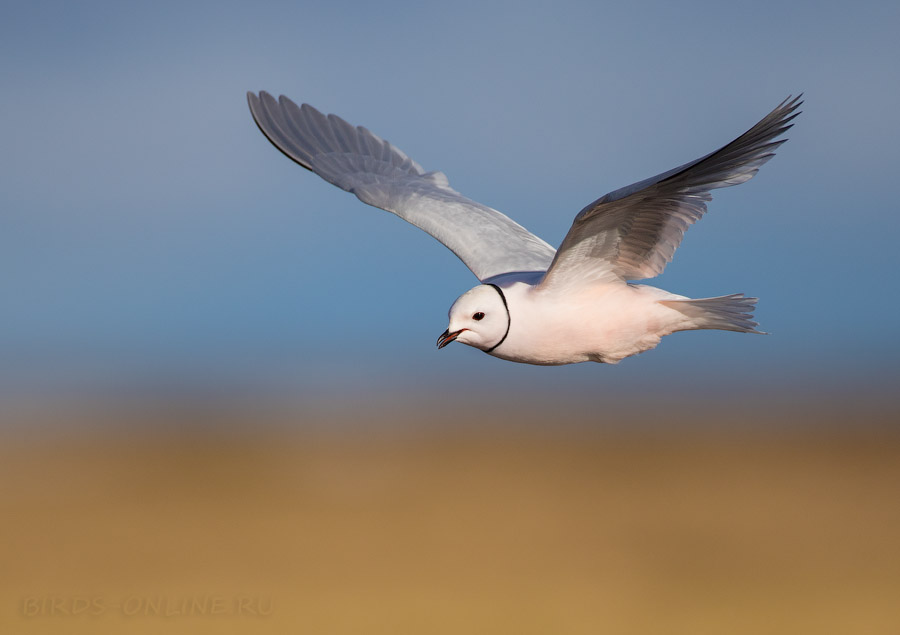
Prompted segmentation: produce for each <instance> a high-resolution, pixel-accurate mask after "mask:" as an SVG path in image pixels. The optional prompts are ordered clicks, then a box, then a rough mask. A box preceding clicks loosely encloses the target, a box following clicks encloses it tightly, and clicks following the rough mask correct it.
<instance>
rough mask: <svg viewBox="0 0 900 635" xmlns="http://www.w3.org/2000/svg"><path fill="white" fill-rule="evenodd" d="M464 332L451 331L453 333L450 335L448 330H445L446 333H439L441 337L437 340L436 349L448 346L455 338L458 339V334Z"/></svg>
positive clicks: (460, 330)
mask: <svg viewBox="0 0 900 635" xmlns="http://www.w3.org/2000/svg"><path fill="white" fill-rule="evenodd" d="M465 330H466V329H459V330H458V331H453V332H452V333H451V332H450V329H447V330H446V331H444V332H443V333H441V336H440V337H439V338H438V340H437V347H438V348H444V347H445V346H446V345H447V344H449V343H450V342H452V341H453V340H455V339H456V338H457V337H459V334H460V333H462V332H463V331H465Z"/></svg>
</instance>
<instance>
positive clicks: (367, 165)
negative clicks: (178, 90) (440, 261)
mask: <svg viewBox="0 0 900 635" xmlns="http://www.w3.org/2000/svg"><path fill="white" fill-rule="evenodd" d="M247 101H248V102H249V103H250V112H251V113H252V114H253V119H254V120H256V124H257V125H258V126H259V129H260V130H262V133H263V134H264V135H266V137H267V138H268V139H269V141H271V142H272V143H273V144H275V147H276V148H278V149H279V150H281V151H282V152H283V153H284V154H286V155H287V156H288V157H289V158H291V159H293V160H294V161H296V162H297V163H299V164H300V165H302V166H303V167H304V168H306V169H307V170H312V171H313V172H315V173H316V174H318V175H319V176H321V177H322V178H323V179H325V180H326V181H328V182H329V183H332V184H333V185H337V186H338V187H339V188H341V189H343V190H346V191H348V192H352V193H353V194H356V196H357V198H359V200H361V201H362V202H363V203H368V204H369V205H373V206H375V207H379V208H381V209H384V210H387V211H389V212H393V213H394V214H396V215H397V216H399V217H400V218H402V219H403V220H405V221H408V222H410V223H412V224H413V225H415V226H416V227H418V228H420V229H422V230H424V231H426V232H428V233H429V234H431V235H432V236H434V237H435V238H437V239H438V240H439V241H441V242H442V243H444V245H446V246H447V247H448V248H449V249H450V251H452V252H453V253H455V254H456V255H457V256H459V259H460V260H462V261H463V262H464V263H465V265H466V266H467V267H468V268H469V269H471V270H472V273H474V274H475V275H476V276H477V277H478V279H479V280H482V281H484V280H487V279H489V278H494V277H496V276H499V275H502V274H507V273H513V272H532V271H538V272H544V271H546V270H547V267H548V266H549V265H550V262H551V261H552V260H553V254H554V250H553V247H551V246H550V245H548V244H547V243H545V242H544V241H543V240H541V239H540V238H538V237H537V236H535V235H534V234H532V233H530V232H529V231H528V230H526V229H525V228H524V227H522V226H521V225H519V224H518V223H516V222H515V221H513V220H512V219H510V218H509V217H507V216H505V215H504V214H501V213H500V212H498V211H497V210H495V209H491V208H490V207H486V206H484V205H481V204H479V203H476V202H475V201H472V200H470V199H468V198H466V197H465V196H463V195H461V194H460V193H459V192H456V191H455V190H453V189H452V188H451V187H450V185H449V183H448V182H447V177H446V176H444V174H443V173H442V172H425V171H424V170H423V169H422V167H421V166H420V165H419V164H418V163H416V162H415V161H413V160H412V159H410V158H409V157H408V156H406V155H405V154H404V153H403V152H402V151H400V150H398V149H397V148H395V147H394V146H392V145H391V144H390V143H388V142H387V141H384V140H383V139H381V138H379V137H377V136H375V135H374V134H372V133H371V132H369V131H368V130H366V129H365V128H363V127H362V126H358V127H353V126H351V125H350V124H348V123H347V122H346V121H344V120H343V119H341V118H340V117H338V116H336V115H328V116H327V117H326V116H325V115H323V114H322V113H320V112H319V111H318V110H316V109H315V108H313V107H312V106H310V105H308V104H303V105H302V106H299V107H298V106H297V104H295V103H294V102H292V101H291V100H290V99H288V98H287V97H284V96H281V97H280V98H279V99H278V101H276V100H275V98H274V97H272V96H271V95H270V94H268V93H267V92H265V91H263V92H260V93H259V96H258V97H257V96H256V95H254V94H253V93H247Z"/></svg>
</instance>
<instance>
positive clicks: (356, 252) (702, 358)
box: [0, 2, 900, 395]
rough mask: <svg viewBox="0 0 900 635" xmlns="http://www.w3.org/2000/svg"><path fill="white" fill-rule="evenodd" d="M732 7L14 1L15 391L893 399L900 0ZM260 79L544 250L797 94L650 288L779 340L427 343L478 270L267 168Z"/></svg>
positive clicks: (8, 339) (7, 241) (2, 257)
mask: <svg viewBox="0 0 900 635" xmlns="http://www.w3.org/2000/svg"><path fill="white" fill-rule="evenodd" d="M726 7H727V5H723V4H721V3H713V2H686V3H669V2H650V3H622V6H612V5H604V4H602V3H595V2H583V3H581V2H555V3H546V4H542V5H537V4H535V5H532V6H528V4H527V3H490V2H488V3H481V2H479V3H466V2H463V3H452V4H449V3H423V2H410V3H362V2H327V3H326V2H322V3H312V2H284V3H253V4H251V3H246V4H241V3H208V4H203V3H190V4H189V5H182V4H181V3H163V2H154V3H143V4H137V3H111V2H110V3H107V2H89V3H65V2H57V3H54V2H44V3H17V4H16V5H14V6H13V5H10V6H8V7H6V8H5V10H4V19H3V21H2V23H0V81H2V85H3V87H4V92H3V99H2V101H0V148H2V151H0V171H2V175H3V176H2V179H0V209H2V219H3V231H2V234H0V294H2V297H3V307H2V314H0V378H2V379H3V383H4V385H5V388H4V392H5V393H10V392H13V393H16V392H21V393H23V394H24V393H29V394H32V393H33V394H40V393H41V392H42V391H53V390H59V389H60V387H68V389H71V390H80V389H85V390H87V389H89V388H88V387H90V389H97V388H99V389H101V390H102V389H109V390H116V389H119V388H121V387H124V386H128V387H134V386H141V385H150V386H154V385H162V386H163V387H165V386H166V385H168V384H177V385H182V384H187V385H190V384H192V383H196V384H198V385H205V384H209V385H217V384H221V385H228V386H250V387H260V386H261V387H262V388H263V389H274V390H284V391H287V392H289V393H296V394H305V393H313V392H315V391H319V390H326V389H327V390H331V391H334V392H336V393H341V392H346V391H357V392H364V391H366V390H373V389H378V388H379V387H398V386H403V387H409V386H411V387H413V388H415V389H417V390H419V389H420V390H423V391H424V390H428V389H430V388H432V389H433V388H435V387H440V386H446V385H448V384H452V385H455V386H457V387H458V389H460V390H473V391H474V390H478V389H481V388H484V387H485V386H488V387H490V386H492V385H496V386H503V387H511V388H512V389H522V388H524V389H530V388H529V387H538V386H542V387H546V388H547V390H560V391H564V390H574V391H576V392H577V391H582V392H583V393H584V394H586V395H587V394H591V393H592V391H595V390H601V391H604V390H605V391H607V392H610V393H611V392H615V391H621V390H644V391H649V392H652V391H663V390H666V389H667V387H671V386H672V385H673V381H674V382H675V383H679V384H680V385H692V386H713V387H722V386H732V387H733V386H747V385H766V386H774V387H780V388H785V389H788V390H792V389H794V388H798V389H799V387H801V386H802V387H806V388H808V387H810V386H813V387H816V386H818V387H826V388H828V389H829V390H831V389H836V388H841V387H847V386H864V385H887V386H889V385H890V384H891V383H892V382H894V381H896V379H897V375H898V362H897V356H898V353H900V345H898V343H897V338H896V329H897V325H898V317H897V314H898V311H900V300H898V293H897V292H898V284H897V282H896V279H895V276H896V274H897V271H898V268H900V267H898V265H900V256H898V252H897V248H896V246H895V245H896V240H897V236H898V230H900V215H898V209H897V208H898V206H897V203H896V193H895V189H896V187H895V182H896V171H897V165H898V160H897V153H896V148H897V147H898V146H900V124H898V113H900V84H898V82H897V68H896V65H897V60H900V44H898V43H897V39H896V31H897V28H898V26H900V8H898V6H897V5H896V3H888V2H884V3H865V2H863V3H854V4H853V5H846V3H803V2H800V3H789V4H788V5H783V4H782V3H775V2H757V3H752V4H746V3H744V4H740V5H739V4H735V5H734V6H731V7H727V8H726ZM261 89H264V90H268V91H270V92H273V93H275V94H279V93H284V94H286V95H288V96H290V97H291V98H293V99H294V100H295V101H297V102H302V101H306V102H309V103H311V104H313V105H315V106H316V107H318V108H319V109H321V110H324V111H326V112H335V113H338V114H340V115H341V116H342V117H344V118H345V119H347V120H348V121H350V122H351V123H354V124H361V125H365V126H366V127H368V128H370V129H371V130H372V131H374V132H375V133H377V134H379V135H381V136H383V137H385V138H387V139H389V140H391V141H392V142H393V143H395V144H396V145H397V146H398V147H400V148H402V149H403V150H404V151H406V152H407V153H408V154H409V155H410V156H412V157H414V158H415V159H416V160H417V161H418V162H419V163H421V164H422V165H423V166H424V167H425V168H426V169H439V170H442V171H444V172H445V173H446V174H447V175H448V177H449V178H450V182H451V184H452V185H453V186H454V187H455V188H456V189H457V190H459V191H460V192H462V193H464V194H466V195H467V196H470V197H471V198H474V199H476V200H478V201H481V202H483V203H486V204H488V205H491V206H492V207H496V208H497V209H500V210H501V211H503V212H505V213H507V214H509V215H510V216H512V217H513V218H515V219H516V220H518V221H519V222H521V223H522V224H523V225H525V226H526V227H528V228H529V229H531V230H532V231H534V232H535V233H538V234H539V235H541V236H542V237H543V238H545V239H546V240H548V241H549V242H550V243H552V244H558V243H559V241H560V240H561V239H562V237H563V235H564V234H565V232H566V230H567V229H568V227H569V224H570V222H571V220H572V218H573V216H574V215H575V213H577V211H578V210H579V209H581V208H582V207H583V206H584V205H585V204H586V203H588V202H590V201H592V200H594V199H595V198H597V197H598V196H600V195H602V194H604V193H605V192H607V191H609V190H612V189H616V188H618V187H621V186H623V185H626V184H628V183H631V182H634V181H637V180H640V179H643V178H646V177H648V176H650V175H652V174H656V173H658V172H661V171H663V170H666V169H669V168H671V167H674V166H675V165H678V164H681V163H684V162H686V161H689V160H692V159H694V158H697V157H699V156H701V155H703V154H705V153H707V152H709V151H711V150H713V149H715V148H717V147H719V146H721V145H723V144H724V143H726V142H728V141H730V140H731V139H732V138H734V137H735V136H737V135H738V134H740V133H741V132H743V131H744V130H745V129H747V128H748V127H750V126H751V125H753V124H754V123H755V122H756V121H757V120H758V119H759V118H761V117H762V116H763V115H765V114H766V113H767V112H768V111H769V110H770V109H771V108H772V107H774V106H775V105H776V104H778V103H779V102H780V101H781V100H782V99H783V98H785V97H786V96H787V95H789V94H791V93H794V94H796V93H797V92H800V91H803V92H804V93H805V98H806V104H805V106H804V108H803V110H804V112H803V114H802V115H801V116H800V118H799V119H798V121H797V126H796V127H795V128H794V129H793V130H791V132H790V134H789V135H788V136H789V138H790V141H789V142H788V143H787V144H786V145H784V146H783V147H782V148H781V150H780V151H779V154H778V156H777V157H776V158H775V159H774V160H772V161H771V162H770V163H768V164H767V165H766V166H765V167H764V168H763V169H762V171H761V172H760V174H759V175H758V176H757V178H755V179H753V180H752V181H751V182H749V183H747V184H745V185H742V186H739V187H736V188H730V189H728V190H719V191H717V193H716V194H715V199H714V201H713V202H712V204H711V207H710V213H709V214H708V215H707V216H706V217H705V218H704V219H703V220H702V222H701V223H699V224H698V225H697V226H695V227H693V228H692V229H691V230H690V232H689V233H688V235H687V237H686V239H685V241H684V243H683V244H682V247H681V249H680V250H679V251H678V252H677V254H676V257H675V260H674V262H673V263H672V264H671V265H670V266H669V268H668V269H667V271H666V273H665V274H664V275H663V276H662V277H660V278H658V279H656V281H655V282H653V284H658V285H659V286H662V287H664V288H667V289H669V290H671V291H674V292H677V293H681V294H685V295H689V296H695V297H703V296H712V295H720V294H724V293H731V292H740V291H742V292H746V293H748V294H751V295H756V296H759V297H760V298H761V300H760V306H759V312H758V314H757V316H758V318H759V320H760V322H761V323H762V326H763V328H765V329H766V330H768V331H771V332H772V333H773V335H771V336H769V337H750V336H742V335H737V334H732V333H713V332H705V333H687V334H679V335H676V336H673V337H670V338H667V339H666V340H664V342H663V343H662V345H661V346H660V347H659V348H658V349H657V350H655V351H653V352H650V353H647V354H644V355H642V356H639V357H637V358H634V359H630V360H626V361H625V362H623V363H622V364H621V365H619V366H617V367H601V366H599V365H593V364H590V365H579V366H576V367H572V368H556V369H547V368H528V367H524V366H518V365H512V364H509V363H505V362H501V361H499V360H496V359H493V358H490V357H488V356H486V355H483V354H482V353H480V352H478V351H475V350H472V349H468V348H466V347H463V346H450V347H448V348H447V349H445V350H442V351H440V352H437V351H436V350H435V348H434V340H435V338H436V337H437V335H438V334H439V333H440V332H441V331H442V330H443V329H444V328H445V326H446V312H447V309H448V308H449V306H450V304H451V303H452V301H453V300H454V299H455V298H456V297H457V295H459V294H460V293H462V292H463V291H465V290H466V289H468V288H469V287H471V286H473V285H474V284H475V283H476V280H475V279H474V277H473V276H472V275H471V273H470V272H469V271H468V270H467V269H466V268H465V267H464V266H463V265H462V264H461V263H460V262H459V261H457V260H456V258H455V257H454V256H453V255H452V254H451V253H450V252H449V251H447V250H445V249H444V248H443V247H441V246H440V245H439V244H437V243H436V242H434V241H433V240H432V239H431V238H430V237H428V236H427V235H425V234H423V233H421V232H419V231H418V230H416V229H415V228H413V227H411V226H407V225H405V224H404V223H402V222H401V221H399V220H398V219H397V218H395V217H393V216H391V215H389V214H386V213H383V212H379V211H377V210H375V209H374V208H369V207H366V206H363V205H362V204H361V203H359V202H358V201H357V200H356V199H355V198H354V197H353V196H351V195H348V194H346V193H344V192H341V191H340V190H337V189H336V188H333V187H332V186H330V185H328V184H326V183H324V182H323V181H321V180H319V179H318V178H317V177H315V176H313V175H312V174H310V173H308V172H306V171H304V170H302V169H300V168H299V167H297V166H296V165H294V164H292V163H291V162H290V161H288V160H287V159H286V158H284V157H283V156H282V155H281V154H279V153H278V152H277V151H275V149H274V148H273V147H271V146H270V145H269V143H268V142H267V141H266V140H265V139H264V138H263V137H262V135H260V133H259V132H258V130H257V129H256V127H255V126H254V125H253V122H252V119H251V118H250V115H249V112H248V110H247V106H246V101H245V96H244V95H245V92H246V91H247V90H261ZM673 378H676V379H674V380H673Z"/></svg>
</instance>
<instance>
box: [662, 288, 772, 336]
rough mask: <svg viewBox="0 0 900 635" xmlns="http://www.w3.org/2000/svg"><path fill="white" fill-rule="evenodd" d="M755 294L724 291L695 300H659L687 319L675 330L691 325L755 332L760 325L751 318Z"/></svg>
mask: <svg viewBox="0 0 900 635" xmlns="http://www.w3.org/2000/svg"><path fill="white" fill-rule="evenodd" d="M756 300H757V298H748V297H747V296H745V295H744V294H743V293H733V294H731V295H723V296H720V297H718V298H700V299H698V300H687V299H685V300H659V301H658V302H659V303H660V304H662V305H663V306H667V307H669V308H670V309H675V310H676V311H678V312H679V313H681V314H682V315H684V316H685V317H686V318H687V319H686V320H685V322H683V325H682V326H679V327H678V328H677V329H675V330H676V331H691V330H694V329H719V330H722V331H738V332H739V333H758V334H764V333H763V332H762V331H757V330H756V327H757V326H759V324H758V323H757V322H754V321H753V310H754V309H755V308H756Z"/></svg>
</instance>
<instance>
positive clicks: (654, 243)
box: [541, 95, 803, 288]
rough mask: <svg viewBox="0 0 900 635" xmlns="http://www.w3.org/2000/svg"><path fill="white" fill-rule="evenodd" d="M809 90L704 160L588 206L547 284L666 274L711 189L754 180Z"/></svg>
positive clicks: (544, 285)
mask: <svg viewBox="0 0 900 635" xmlns="http://www.w3.org/2000/svg"><path fill="white" fill-rule="evenodd" d="M801 97H802V95H800V96H798V97H796V98H794V99H791V98H790V97H788V99H786V100H785V101H783V102H782V103H781V104H780V105H779V106H778V107H777V108H775V110H773V111H772V112H771V113H769V114H768V115H766V117H765V118H763V120H762V121H760V122H759V123H758V124H756V125H755V126H753V127H752V128H751V129H750V130H748V131H747V132H745V133H744V134H743V135H741V136H740V137H738V138H737V139H735V140H734V141H732V142H731V143H729V144H728V145H726V146H725V147H723V148H721V149H719V150H717V151H715V152H713V153H712V154H708V155H706V156H705V157H703V158H701V159H697V160H696V161H692V162H691V163H687V164H685V165H682V166H681V167H678V168H675V169H674V170H669V171H668V172H664V173H662V174H658V175H657V176H654V177H652V178H649V179H646V180H644V181H640V182H638V183H634V184H633V185H629V186H627V187H623V188H622V189H619V190H616V191H614V192H610V193H609V194H607V195H606V196H604V197H603V198H600V199H597V200H596V201H594V202H593V203H591V204H590V205H588V206H587V207H585V208H584V209H583V210H581V212H579V213H578V216H576V217H575V222H574V223H572V227H571V228H570V229H569V233H568V234H567V235H566V237H565V238H564V239H563V242H562V245H560V247H559V250H558V251H557V253H556V257H555V258H554V259H553V263H552V264H551V265H550V268H549V270H548V271H547V274H546V275H545V276H544V279H543V281H542V282H541V287H542V288H550V287H557V286H569V285H581V284H590V283H592V282H598V281H616V280H618V281H625V280H640V279H643V278H652V277H653V276H657V275H659V274H660V273H662V271H663V269H665V267H666V265H667V264H668V263H669V262H670V261H671V260H672V255H673V254H674V253H675V250H676V249H677V248H678V245H679V244H681V239H682V238H684V232H685V231H686V230H687V228H688V227H690V226H691V225H693V224H694V223H695V222H696V221H697V220H698V219H699V218H700V217H701V216H703V214H704V213H705V212H706V202H707V201H710V200H712V196H711V195H710V193H709V192H710V190H712V189H715V188H717V187H728V186H729V185H737V184H739V183H743V182H744V181H747V180H749V179H750V178H752V177H753V175H754V174H756V172H757V171H758V170H759V167H760V166H761V165H762V164H763V163H765V162H766V161H768V160H769V159H771V158H772V157H773V156H774V152H773V151H774V150H775V148H777V147H778V146H780V145H781V144H782V143H784V142H785V141H786V139H782V140H780V141H774V139H775V138H776V137H777V136H778V135H780V134H781V133H783V132H784V131H785V130H787V129H788V128H790V127H791V125H792V124H790V123H789V122H790V121H791V119H793V118H794V117H796V116H797V115H799V114H800V113H799V112H796V113H795V112H794V111H795V110H796V109H797V108H798V107H799V106H800V104H801V103H803V102H801V101H800V98H801Z"/></svg>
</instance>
